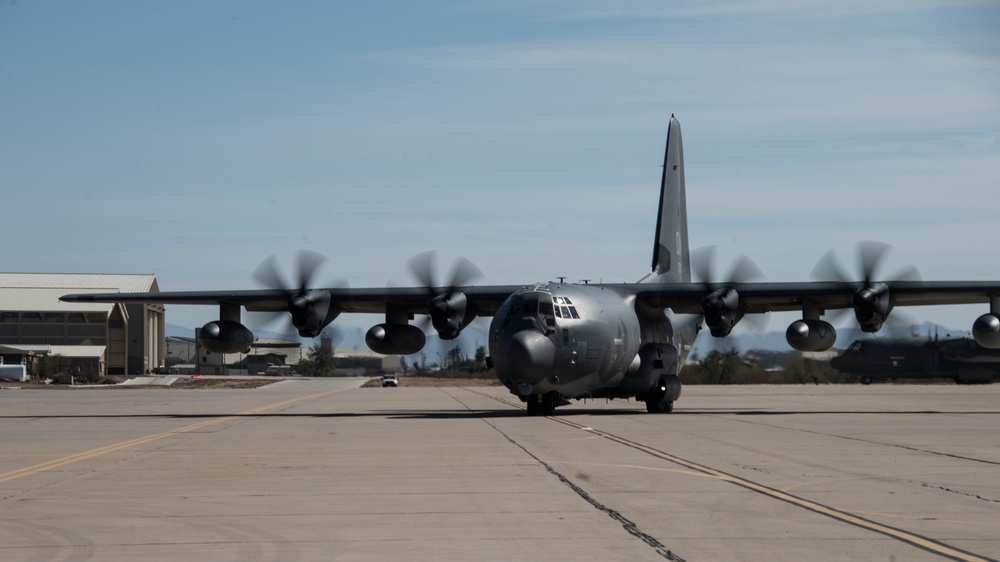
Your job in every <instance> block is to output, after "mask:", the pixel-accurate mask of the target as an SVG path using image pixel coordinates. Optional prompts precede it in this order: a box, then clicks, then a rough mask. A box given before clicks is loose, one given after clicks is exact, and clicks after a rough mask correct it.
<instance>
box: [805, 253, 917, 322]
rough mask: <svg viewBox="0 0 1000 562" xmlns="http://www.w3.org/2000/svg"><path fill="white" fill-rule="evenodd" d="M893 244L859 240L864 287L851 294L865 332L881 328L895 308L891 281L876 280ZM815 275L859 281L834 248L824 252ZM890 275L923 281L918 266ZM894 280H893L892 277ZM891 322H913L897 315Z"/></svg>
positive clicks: (844, 281) (851, 282) (846, 282)
mask: <svg viewBox="0 0 1000 562" xmlns="http://www.w3.org/2000/svg"><path fill="white" fill-rule="evenodd" d="M891 249H892V246H890V245H888V244H886V243H884V242H875V241H871V240H867V241H863V242H859V243H858V246H857V250H856V251H857V260H858V273H859V276H860V278H861V279H860V281H861V282H862V287H861V288H860V289H858V290H857V291H855V292H854V295H853V296H852V297H851V306H852V307H853V309H854V315H855V317H856V318H857V320H858V324H859V325H860V326H861V329H862V330H863V331H865V332H877V331H879V330H880V329H881V328H882V325H883V324H884V323H885V322H886V321H888V320H889V318H890V317H889V313H890V312H891V311H892V309H893V303H892V295H891V293H890V290H889V285H888V284H887V283H885V282H879V281H875V279H877V275H878V272H879V269H880V268H881V267H882V265H883V264H884V263H885V259H886V256H887V255H888V253H889V251H890V250H891ZM812 276H813V278H814V279H816V280H817V281H833V282H835V283H842V284H844V285H851V286H855V285H856V284H857V281H855V280H852V279H851V277H850V276H849V275H848V274H847V273H845V268H844V266H843V264H842V263H841V262H840V260H838V259H837V256H836V254H835V253H834V252H833V250H830V251H829V252H827V253H826V254H824V255H823V257H821V258H820V259H819V261H818V262H817V263H816V266H815V267H813V270H812ZM890 279H892V280H893V281H914V282H919V281H921V277H920V272H919V271H917V268H916V267H914V266H906V267H903V268H902V269H900V270H899V271H897V272H896V274H895V275H893V276H892V277H891V278H890ZM889 283H892V281H889ZM890 323H891V324H898V325H904V324H911V323H912V322H910V321H909V320H908V319H906V318H901V317H899V316H895V317H893V320H892V322H890Z"/></svg>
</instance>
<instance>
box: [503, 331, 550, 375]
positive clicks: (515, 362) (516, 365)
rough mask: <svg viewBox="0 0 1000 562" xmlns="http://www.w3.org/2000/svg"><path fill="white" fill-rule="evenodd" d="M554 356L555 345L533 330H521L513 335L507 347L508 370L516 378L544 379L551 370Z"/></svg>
mask: <svg viewBox="0 0 1000 562" xmlns="http://www.w3.org/2000/svg"><path fill="white" fill-rule="evenodd" d="M555 356H556V348H555V345H553V344H552V342H551V341H549V339H548V338H546V337H545V336H544V335H542V334H541V333H539V332H536V331H534V330H523V331H520V332H517V333H515V334H513V335H512V336H511V338H510V343H509V344H508V345H507V358H508V362H509V365H510V368H511V370H513V371H514V374H515V375H516V376H518V377H528V378H532V379H535V380H541V379H543V378H545V377H546V376H547V375H548V374H549V372H550V371H551V369H552V364H553V361H554V360H555Z"/></svg>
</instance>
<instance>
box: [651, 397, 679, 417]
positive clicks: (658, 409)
mask: <svg viewBox="0 0 1000 562" xmlns="http://www.w3.org/2000/svg"><path fill="white" fill-rule="evenodd" d="M646 411H647V412H649V413H650V414H666V413H670V412H673V411H674V403H673V402H667V401H666V400H660V399H654V400H646Z"/></svg>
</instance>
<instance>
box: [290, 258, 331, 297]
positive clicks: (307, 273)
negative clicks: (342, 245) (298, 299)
mask: <svg viewBox="0 0 1000 562" xmlns="http://www.w3.org/2000/svg"><path fill="white" fill-rule="evenodd" d="M297 257H298V264H299V270H298V288H299V291H300V292H303V293H304V292H306V291H307V290H309V289H310V288H312V282H313V277H315V276H316V273H317V272H318V271H319V270H320V268H322V267H323V265H324V264H325V263H326V262H327V259H326V256H324V255H323V254H320V253H317V252H313V251H310V250H299V252H298V256H297Z"/></svg>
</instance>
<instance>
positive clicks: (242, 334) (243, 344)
mask: <svg viewBox="0 0 1000 562" xmlns="http://www.w3.org/2000/svg"><path fill="white" fill-rule="evenodd" d="M198 339H199V340H200V341H201V345H202V346H203V347H204V348H205V349H207V350H209V351H211V352H213V353H246V352H248V351H250V344H252V343H253V342H254V335H253V332H251V331H250V329H249V328H247V327H246V326H244V325H243V324H240V323H239V322H233V321H231V320H216V321H214V322H209V323H208V324H205V325H204V326H202V327H201V330H198Z"/></svg>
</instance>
